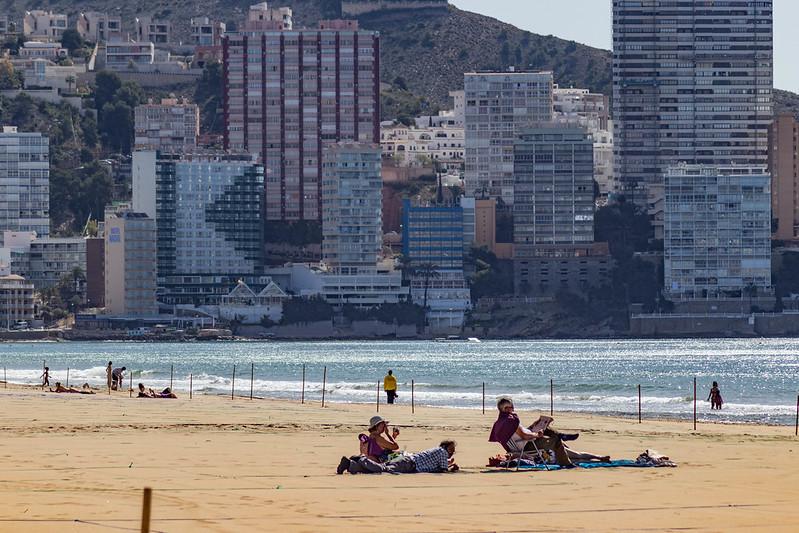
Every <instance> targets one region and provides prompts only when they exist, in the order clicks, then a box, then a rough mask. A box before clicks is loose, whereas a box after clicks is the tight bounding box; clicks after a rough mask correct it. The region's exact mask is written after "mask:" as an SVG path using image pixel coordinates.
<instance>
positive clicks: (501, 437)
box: [488, 413, 519, 447]
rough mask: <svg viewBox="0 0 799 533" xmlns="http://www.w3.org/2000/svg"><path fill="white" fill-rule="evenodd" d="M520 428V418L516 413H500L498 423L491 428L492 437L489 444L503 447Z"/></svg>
mask: <svg viewBox="0 0 799 533" xmlns="http://www.w3.org/2000/svg"><path fill="white" fill-rule="evenodd" d="M518 427H519V416H518V415H517V414H516V413H499V416H498V417H497V421H496V422H494V426H493V427H492V428H491V435H490V436H489V437H488V441H489V442H498V443H500V444H501V445H502V446H503V447H505V444H506V443H507V442H508V441H509V440H510V438H511V437H512V436H513V434H514V433H516V428H518Z"/></svg>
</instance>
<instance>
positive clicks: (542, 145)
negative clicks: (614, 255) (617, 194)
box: [513, 123, 611, 295]
mask: <svg viewBox="0 0 799 533" xmlns="http://www.w3.org/2000/svg"><path fill="white" fill-rule="evenodd" d="M514 160H515V164H514V168H515V175H516V184H515V189H516V192H515V194H516V198H515V201H514V204H513V240H514V245H513V259H514V268H513V269H514V287H515V290H516V292H517V293H518V294H521V295H531V294H535V295H546V294H548V295H552V294H556V293H557V292H558V291H562V290H568V291H572V292H575V293H578V294H581V293H584V292H585V291H586V290H587V289H588V288H589V287H592V286H598V285H601V284H602V283H604V282H606V281H607V275H608V272H609V270H610V264H611V258H610V257H609V254H608V249H607V245H605V244H594V141H593V138H592V136H591V135H590V134H589V133H587V132H586V131H585V130H584V129H583V128H581V127H579V126H573V125H567V124H552V123H551V124H539V125H536V126H535V127H532V128H527V129H524V130H522V131H521V132H520V134H519V138H518V140H517V141H516V144H515V148H514Z"/></svg>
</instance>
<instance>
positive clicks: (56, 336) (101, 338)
mask: <svg viewBox="0 0 799 533" xmlns="http://www.w3.org/2000/svg"><path fill="white" fill-rule="evenodd" d="M29 331H30V333H31V336H30V338H24V337H25V335H26V333H28V332H29ZM71 331H72V330H22V331H11V332H0V344H4V343H9V344H13V343H20V342H22V343H25V342H134V343H142V344H145V343H165V344H182V343H195V342H197V343H218V342H242V343H253V342H256V343H257V342H265V343H266V342H286V343H301V342H358V341H380V342H422V341H428V342H444V343H450V344H459V343H468V342H469V341H468V340H467V339H468V338H471V337H473V338H476V339H478V340H479V341H480V342H485V341H510V342H534V341H581V340H585V341H636V340H639V341H646V340H651V341H658V340H661V341H668V340H680V339H685V340H711V339H719V340H734V339H741V340H752V339H796V338H799V336H791V335H760V334H752V335H744V334H737V335H724V332H717V333H712V334H694V335H632V334H623V333H617V334H615V335H612V336H608V335H597V336H571V335H559V336H537V337H516V336H508V337H500V336H487V337H479V336H477V335H474V334H463V335H464V338H463V339H461V340H453V341H436V339H440V338H441V337H440V336H437V335H429V336H427V335H417V336H413V337H395V336H374V337H366V336H363V337H359V336H341V337H277V336H240V335H235V336H233V338H225V339H213V338H207V339H203V338H195V337H189V338H185V339H177V338H175V337H173V336H165V337H164V338H142V337H141V336H135V337H121V336H118V335H107V336H106V335H86V336H85V337H75V338H65V337H64V335H65V334H66V335H67V336H70V335H71V334H72V333H71ZM77 331H81V330H77ZM9 334H10V336H11V337H14V338H5V336H4V335H9ZM17 337H23V338H17Z"/></svg>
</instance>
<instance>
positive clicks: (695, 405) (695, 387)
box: [694, 378, 696, 431]
mask: <svg viewBox="0 0 799 533" xmlns="http://www.w3.org/2000/svg"><path fill="white" fill-rule="evenodd" d="M694 431H696V378H694Z"/></svg>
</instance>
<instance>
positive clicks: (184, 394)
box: [0, 380, 795, 429]
mask: <svg viewBox="0 0 799 533" xmlns="http://www.w3.org/2000/svg"><path fill="white" fill-rule="evenodd" d="M3 384H5V382H4V381H3V380H0V392H2V391H6V392H8V391H15V390H16V391H22V392H29V393H47V394H50V393H49V391H47V390H43V389H42V387H41V386H40V385H31V384H27V383H16V382H11V381H9V382H8V386H9V387H8V388H4V387H3ZM51 386H55V381H53V385H51ZM71 386H72V387H73V388H77V387H76V385H75V384H72V385H71ZM91 390H92V391H94V393H95V394H94V396H109V395H107V394H106V391H107V389H105V388H100V387H91ZM173 390H174V391H175V392H176V393H181V396H180V397H179V399H182V400H185V401H194V400H195V399H196V400H198V401H201V400H200V399H202V398H212V399H218V400H220V401H226V402H236V401H242V400H246V401H250V397H249V395H242V394H237V395H236V396H235V400H231V399H230V394H229V393H225V392H221V391H220V392H199V391H195V392H194V394H193V398H192V399H189V398H188V391H187V390H184V389H182V388H174V389H173ZM136 392H137V391H136V390H135V389H134V391H133V394H134V396H133V398H129V399H132V400H136V399H137V398H136V397H135V394H136ZM126 393H128V394H129V390H128V389H125V390H124V391H113V392H112V393H111V395H110V396H112V397H121V398H123V399H124V398H126V397H127V396H125V394H126ZM53 394H57V393H53ZM60 395H63V396H73V395H72V394H68V393H61V394H60ZM75 396H79V395H77V394H76V395H75ZM83 396H92V395H83ZM511 396H512V395H511ZM252 400H253V401H255V400H258V401H262V402H274V403H277V404H282V405H286V406H289V405H297V406H305V405H308V406H319V407H320V408H321V402H320V400H318V399H316V398H314V399H313V400H312V401H308V400H306V402H305V403H300V400H298V399H296V400H295V399H287V398H279V397H275V396H258V395H253V397H252ZM329 405H335V406H357V407H369V408H371V407H374V406H375V405H376V402H357V401H336V400H335V399H334V400H330V399H328V398H326V401H325V407H327V406H329ZM380 408H382V409H387V408H392V409H398V408H405V409H407V410H408V411H410V410H411V405H410V403H406V402H403V403H395V404H393V406H389V405H388V404H386V403H385V402H384V401H383V400H382V398H381V401H380ZM415 409H434V410H445V411H446V410H453V411H456V412H459V411H467V412H477V411H480V412H481V415H482V407H481V406H464V407H459V406H454V405H431V404H425V403H415ZM494 409H495V406H494V400H493V399H492V401H491V402H487V403H486V409H485V416H488V415H489V414H490V413H493V412H494ZM524 410H525V411H537V412H540V413H542V414H546V413H547V412H548V411H547V409H533V408H525V409H524ZM558 415H560V416H568V417H576V418H579V417H596V418H601V419H605V420H618V421H626V422H636V423H637V420H638V413H621V412H599V411H594V412H592V411H575V410H571V409H563V410H555V411H554V414H553V415H552V416H558ZM641 420H642V421H641V423H640V425H644V424H645V423H646V422H647V421H649V422H664V423H670V424H685V425H692V424H693V418H691V417H688V418H675V417H672V416H665V415H664V416H660V415H658V414H654V413H650V414H649V415H648V416H647V415H646V414H644V415H643V416H642V418H641ZM696 422H697V427H699V426H700V425H701V426H707V425H710V426H713V425H719V426H740V427H747V428H751V427H759V426H762V427H768V428H788V429H793V428H795V423H786V424H780V423H776V422H764V421H735V420H716V421H714V420H708V419H707V418H699V417H697V419H696Z"/></svg>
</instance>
